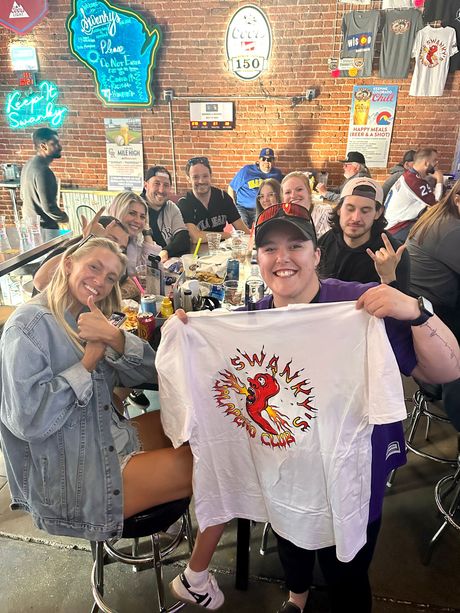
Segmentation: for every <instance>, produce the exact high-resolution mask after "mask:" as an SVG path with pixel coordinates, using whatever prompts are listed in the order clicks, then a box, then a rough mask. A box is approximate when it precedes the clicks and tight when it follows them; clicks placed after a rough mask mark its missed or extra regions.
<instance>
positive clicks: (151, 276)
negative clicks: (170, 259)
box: [145, 254, 165, 296]
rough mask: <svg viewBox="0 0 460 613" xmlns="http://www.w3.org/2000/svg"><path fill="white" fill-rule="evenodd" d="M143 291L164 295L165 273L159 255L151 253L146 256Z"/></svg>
mask: <svg viewBox="0 0 460 613" xmlns="http://www.w3.org/2000/svg"><path fill="white" fill-rule="evenodd" d="M145 286H146V287H145V291H146V293H147V294H154V295H155V296H164V295H165V275H164V270H163V265H162V263H161V259H160V256H158V255H154V254H151V255H149V257H148V264H147V276H146V280H145Z"/></svg>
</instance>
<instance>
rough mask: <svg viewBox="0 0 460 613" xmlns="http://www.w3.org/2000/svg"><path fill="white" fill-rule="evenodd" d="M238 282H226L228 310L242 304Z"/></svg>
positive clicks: (225, 295) (225, 293) (225, 301)
mask: <svg viewBox="0 0 460 613" xmlns="http://www.w3.org/2000/svg"><path fill="white" fill-rule="evenodd" d="M238 286H239V283H238V281H224V305H225V306H226V307H227V308H232V307H236V306H239V305H240V304H241V297H242V294H241V290H239V289H238Z"/></svg>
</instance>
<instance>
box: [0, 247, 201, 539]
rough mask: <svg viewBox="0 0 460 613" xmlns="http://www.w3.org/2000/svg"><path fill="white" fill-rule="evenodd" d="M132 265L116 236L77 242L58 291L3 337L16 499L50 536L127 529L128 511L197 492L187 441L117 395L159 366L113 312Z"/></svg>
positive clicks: (7, 446) (1, 408)
mask: <svg viewBox="0 0 460 613" xmlns="http://www.w3.org/2000/svg"><path fill="white" fill-rule="evenodd" d="M125 267H126V258H125V256H124V255H122V253H121V252H120V250H119V248H118V246H117V245H115V244H114V243H113V242H111V241H109V240H107V239H103V238H93V239H90V240H89V241H87V242H86V243H85V244H78V245H76V246H73V247H71V248H70V249H68V250H67V251H66V253H65V254H64V256H63V258H62V262H61V264H60V266H59V269H58V270H57V271H56V274H55V275H54V277H53V279H52V281H51V283H50V285H49V287H48V290H47V291H46V292H44V293H43V294H41V295H40V296H38V297H36V298H35V299H33V300H32V301H31V302H29V303H27V304H24V305H22V306H20V307H18V308H17V309H16V311H15V313H14V314H13V315H12V316H11V317H10V319H9V320H8V322H7V323H6V325H5V328H4V332H3V336H2V338H1V343H0V355H1V405H0V428H1V438H2V446H3V453H4V456H5V463H6V470H7V475H8V481H9V487H10V490H11V497H12V504H11V507H12V508H13V509H23V510H26V511H28V512H29V513H31V514H32V517H33V520H34V522H35V524H36V525H37V526H38V527H39V528H42V529H44V530H46V531H47V532H49V533H51V534H63V535H67V536H75V537H82V538H87V539H90V540H104V539H107V538H109V537H113V536H120V535H121V532H122V528H123V517H129V516H130V515H133V514H135V513H137V512H139V511H142V510H143V509H146V508H149V507H151V506H154V505H157V504H160V503H163V502H168V501H170V500H175V499H179V498H183V497H186V496H190V495H191V493H192V489H191V473H192V457H191V453H190V449H189V447H187V446H183V447H181V448H179V449H172V447H171V446H170V442H169V440H168V439H167V438H166V437H165V436H164V434H163V431H162V429H161V426H160V424H159V415H158V413H155V414H147V415H143V416H142V418H139V419H138V422H137V426H138V428H137V430H138V432H136V428H134V427H133V425H131V423H130V422H128V421H126V420H124V419H123V418H120V416H119V415H118V413H117V411H116V410H115V408H114V406H113V404H112V389H113V386H114V385H121V386H133V385H137V384H140V383H142V382H145V381H148V380H151V379H152V377H153V374H154V357H155V354H154V351H153V350H152V349H151V347H150V346H149V345H148V344H147V343H146V342H144V341H142V340H141V339H139V338H137V337H136V336H133V335H132V334H129V333H125V332H123V331H121V330H119V329H118V328H116V327H115V326H113V325H111V324H110V323H109V322H108V320H107V317H108V316H109V315H110V314H111V313H112V312H113V311H114V310H116V309H118V308H119V306H120V290H119V286H118V280H119V278H120V276H121V275H122V273H123V272H124V269H125ZM96 305H97V306H96ZM152 420H153V422H154V423H153V427H152ZM132 421H135V420H132ZM147 425H148V426H149V428H147V427H146V426H147ZM138 434H139V439H140V440H139V439H138ZM141 444H143V445H144V449H145V448H148V449H153V450H151V451H145V452H141V451H140V449H141Z"/></svg>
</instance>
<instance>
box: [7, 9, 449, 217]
mask: <svg viewBox="0 0 460 613" xmlns="http://www.w3.org/2000/svg"><path fill="white" fill-rule="evenodd" d="M243 4H244V3H241V2H230V1H225V0H201V1H200V2H198V3H191V2H190V1H189V0H174V1H173V2H170V1H168V2H166V1H157V0H155V2H153V1H151V0H143V1H141V0H140V1H139V2H132V1H130V0H125V1H124V2H123V3H121V2H120V5H123V6H126V7H130V8H132V9H134V10H136V11H138V12H140V14H142V15H143V16H144V18H145V19H146V21H147V22H148V23H149V24H154V23H158V24H159V25H160V27H161V29H162V31H163V35H164V36H163V46H162V49H161V50H160V55H159V58H158V62H157V69H156V70H155V73H154V83H155V92H156V96H157V103H156V104H155V106H154V107H153V109H151V110H146V109H144V110H142V109H141V110H139V109H131V110H130V109H126V110H122V111H120V110H118V109H117V110H114V109H110V108H105V107H103V106H102V104H101V102H100V101H99V100H98V99H97V97H96V95H95V93H94V85H93V80H92V76H91V74H90V73H89V71H88V70H87V69H86V68H85V67H84V66H83V65H82V64H80V63H79V62H78V61H77V60H76V59H75V58H74V57H73V56H72V55H71V54H70V52H69V49H68V44H67V35H66V30H65V25H64V24H65V19H66V17H67V15H68V13H69V10H70V2H69V0H49V12H48V15H47V16H46V17H45V19H44V20H43V21H42V22H41V23H39V24H38V25H37V26H36V27H35V28H34V29H33V30H32V31H31V32H30V33H29V34H28V35H26V36H16V35H15V34H14V33H13V32H10V31H9V30H7V29H5V28H3V27H0V74H1V76H0V98H1V100H2V107H3V104H4V100H5V95H6V92H8V91H10V90H12V89H14V88H15V87H16V80H15V75H14V73H12V71H11V65H10V61H9V55H8V46H9V44H11V43H13V42H19V41H20V42H25V41H27V42H30V43H31V44H33V45H35V47H36V48H37V54H38V58H39V64H40V73H39V78H40V79H41V80H44V79H48V80H51V81H54V82H55V83H57V85H58V86H59V87H60V89H61V98H60V99H59V102H61V103H62V104H64V105H66V106H68V107H69V114H68V117H67V119H66V121H65V123H64V125H63V127H62V128H61V129H60V130H59V132H60V136H61V142H62V144H63V147H64V151H63V157H62V160H60V161H58V162H55V163H53V170H54V171H55V172H56V174H57V175H59V176H60V177H61V178H62V181H63V183H64V184H67V185H70V184H72V185H74V186H75V185H78V186H80V187H99V188H105V187H106V165H105V141H104V123H103V118H104V117H117V116H118V117H125V116H134V117H141V119H142V128H143V137H144V162H145V166H146V167H147V166H150V165H152V164H155V163H161V164H165V165H166V166H167V167H168V168H170V169H172V158H171V146H170V133H169V112H168V106H167V104H165V103H164V102H163V101H162V100H161V92H162V91H163V90H164V89H173V90H174V92H175V94H176V95H177V96H179V98H178V99H175V100H174V103H173V112H174V135H175V145H176V159H177V168H178V175H177V179H178V192H179V193H183V192H184V191H185V190H186V189H187V183H186V179H185V175H184V172H183V167H184V165H185V162H186V160H187V159H188V158H189V157H191V156H192V155H201V154H204V155H208V156H209V157H210V159H211V162H212V166H213V170H214V179H215V184H216V185H219V186H221V187H226V186H227V184H228V182H229V180H230V179H231V178H232V176H233V175H234V173H235V171H236V170H237V169H238V168H239V167H240V166H241V165H242V164H244V163H250V162H253V161H255V159H256V158H257V155H258V152H259V151H260V148H261V147H262V146H264V145H270V146H272V147H273V148H274V149H275V150H276V152H277V156H278V165H279V166H280V167H281V168H282V170H283V171H284V172H287V171H289V170H294V169H302V170H305V169H307V168H317V169H322V168H327V170H329V172H330V175H331V177H332V182H335V183H337V182H338V181H339V180H340V175H341V165H340V164H339V163H337V161H336V160H337V158H340V157H342V156H343V155H344V153H345V148H346V141H347V130H348V118H349V105H350V99H351V92H352V89H353V85H355V84H358V83H370V84H381V83H383V81H381V80H380V79H378V78H372V79H361V80H357V79H333V78H331V76H330V73H329V71H328V68H327V58H328V57H331V56H335V57H337V55H338V49H339V44H340V40H339V39H338V38H337V37H338V36H339V35H340V21H341V14H342V12H343V10H344V8H345V9H346V10H349V8H350V7H349V5H348V8H347V5H343V4H341V5H340V6H339V7H338V19H337V21H335V16H336V2H334V1H333V0H315V1H312V0H266V1H263V2H260V3H259V4H260V6H261V8H262V9H264V10H265V12H266V14H267V15H268V17H269V19H270V22H271V26H272V31H273V40H274V45H273V51H272V58H271V62H270V68H269V70H268V71H267V72H266V73H263V74H262V78H260V79H258V80H256V81H255V82H244V81H240V80H239V79H237V78H235V77H234V76H232V75H231V74H230V73H229V72H228V71H227V69H226V66H225V32H226V27H227V24H228V21H229V19H230V17H231V16H232V15H233V13H234V11H235V10H236V9H237V8H238V7H239V6H242V5H243ZM379 6H380V2H379V1H378V0H373V7H374V8H378V7H379ZM334 44H335V52H334ZM377 65H378V62H377V61H376V62H375V66H377ZM410 78H411V75H410V76H409V78H408V79H405V80H395V81H391V82H390V81H389V82H385V83H386V84H389V83H394V84H397V85H399V87H400V89H399V97H398V106H397V116H396V121H395V126H394V132H393V140H392V145H391V150H390V158H389V166H392V165H393V164H394V163H396V162H398V161H399V160H400V158H401V156H402V153H403V152H404V151H405V150H407V149H409V148H417V147H419V146H421V145H434V146H436V147H437V148H438V150H439V152H440V158H441V160H442V168H443V169H444V170H445V171H448V170H450V165H451V159H452V156H453V153H454V148H455V141H456V136H457V126H458V119H459V110H460V96H459V92H460V73H456V74H455V75H450V76H449V78H448V81H447V85H446V90H445V93H444V96H443V97H440V98H409V97H408V91H409V86H410ZM310 87H315V88H318V89H319V90H320V95H319V97H318V98H317V99H316V100H314V101H312V102H303V103H302V104H300V105H298V106H297V107H295V108H291V104H290V100H289V99H283V100H279V99H269V98H267V99H263V97H264V96H265V95H266V94H268V95H270V96H286V97H289V98H290V97H292V96H297V95H300V94H303V93H304V92H305V89H306V88H310ZM180 96H194V97H195V96H196V99H200V97H201V99H206V98H207V97H208V96H210V97H212V96H222V99H223V100H225V99H228V97H231V96H260V97H261V99H260V100H237V101H235V109H236V124H237V127H236V129H235V130H233V131H231V132H206V131H197V132H191V131H190V129H189V116H188V102H189V101H188V100H187V99H184V98H180ZM1 122H2V126H1V137H0V163H3V162H16V163H19V164H23V163H24V162H25V161H26V160H27V159H28V158H29V157H30V156H31V155H32V153H33V149H32V145H31V140H30V135H31V133H32V130H25V131H24V130H21V131H12V130H10V128H9V127H8V126H7V125H6V122H5V118H4V116H3V115H2V116H1ZM373 174H374V176H375V177H376V178H383V177H384V176H386V174H387V173H386V171H375V172H374V173H373ZM5 207H7V208H8V209H10V208H11V205H10V203H9V199H8V195H7V193H6V190H3V191H1V190H0V208H2V209H3V210H4V211H5Z"/></svg>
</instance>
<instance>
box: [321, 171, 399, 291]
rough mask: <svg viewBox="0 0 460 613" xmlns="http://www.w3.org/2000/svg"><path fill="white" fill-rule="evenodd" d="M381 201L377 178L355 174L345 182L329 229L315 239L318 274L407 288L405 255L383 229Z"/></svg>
mask: <svg viewBox="0 0 460 613" xmlns="http://www.w3.org/2000/svg"><path fill="white" fill-rule="evenodd" d="M382 203H383V190H382V187H381V186H380V185H379V184H378V183H377V181H374V180H373V179H368V178H366V177H356V178H354V179H351V180H350V181H348V182H347V184H346V185H345V187H344V188H343V190H342V193H341V194H340V201H339V204H338V205H337V207H336V208H335V209H334V211H333V212H332V214H331V219H330V224H331V230H329V231H328V232H326V234H323V236H321V237H320V239H319V241H318V246H319V247H320V249H321V262H320V265H319V273H320V275H321V277H323V278H329V277H333V278H335V279H341V280H342V281H359V282H360V283H369V282H371V281H376V282H381V283H387V284H390V283H392V284H395V283H396V284H397V287H398V289H399V290H400V291H402V292H406V293H407V292H408V291H409V280H410V279H409V277H410V270H409V266H410V261H409V255H408V253H407V252H406V251H405V247H404V246H403V245H401V243H400V242H399V241H397V240H396V239H395V238H393V237H392V236H391V235H389V234H388V233H387V232H384V230H383V229H384V227H385V226H386V223H387V222H386V219H385V217H384V215H383V213H384V210H383V204H382Z"/></svg>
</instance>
